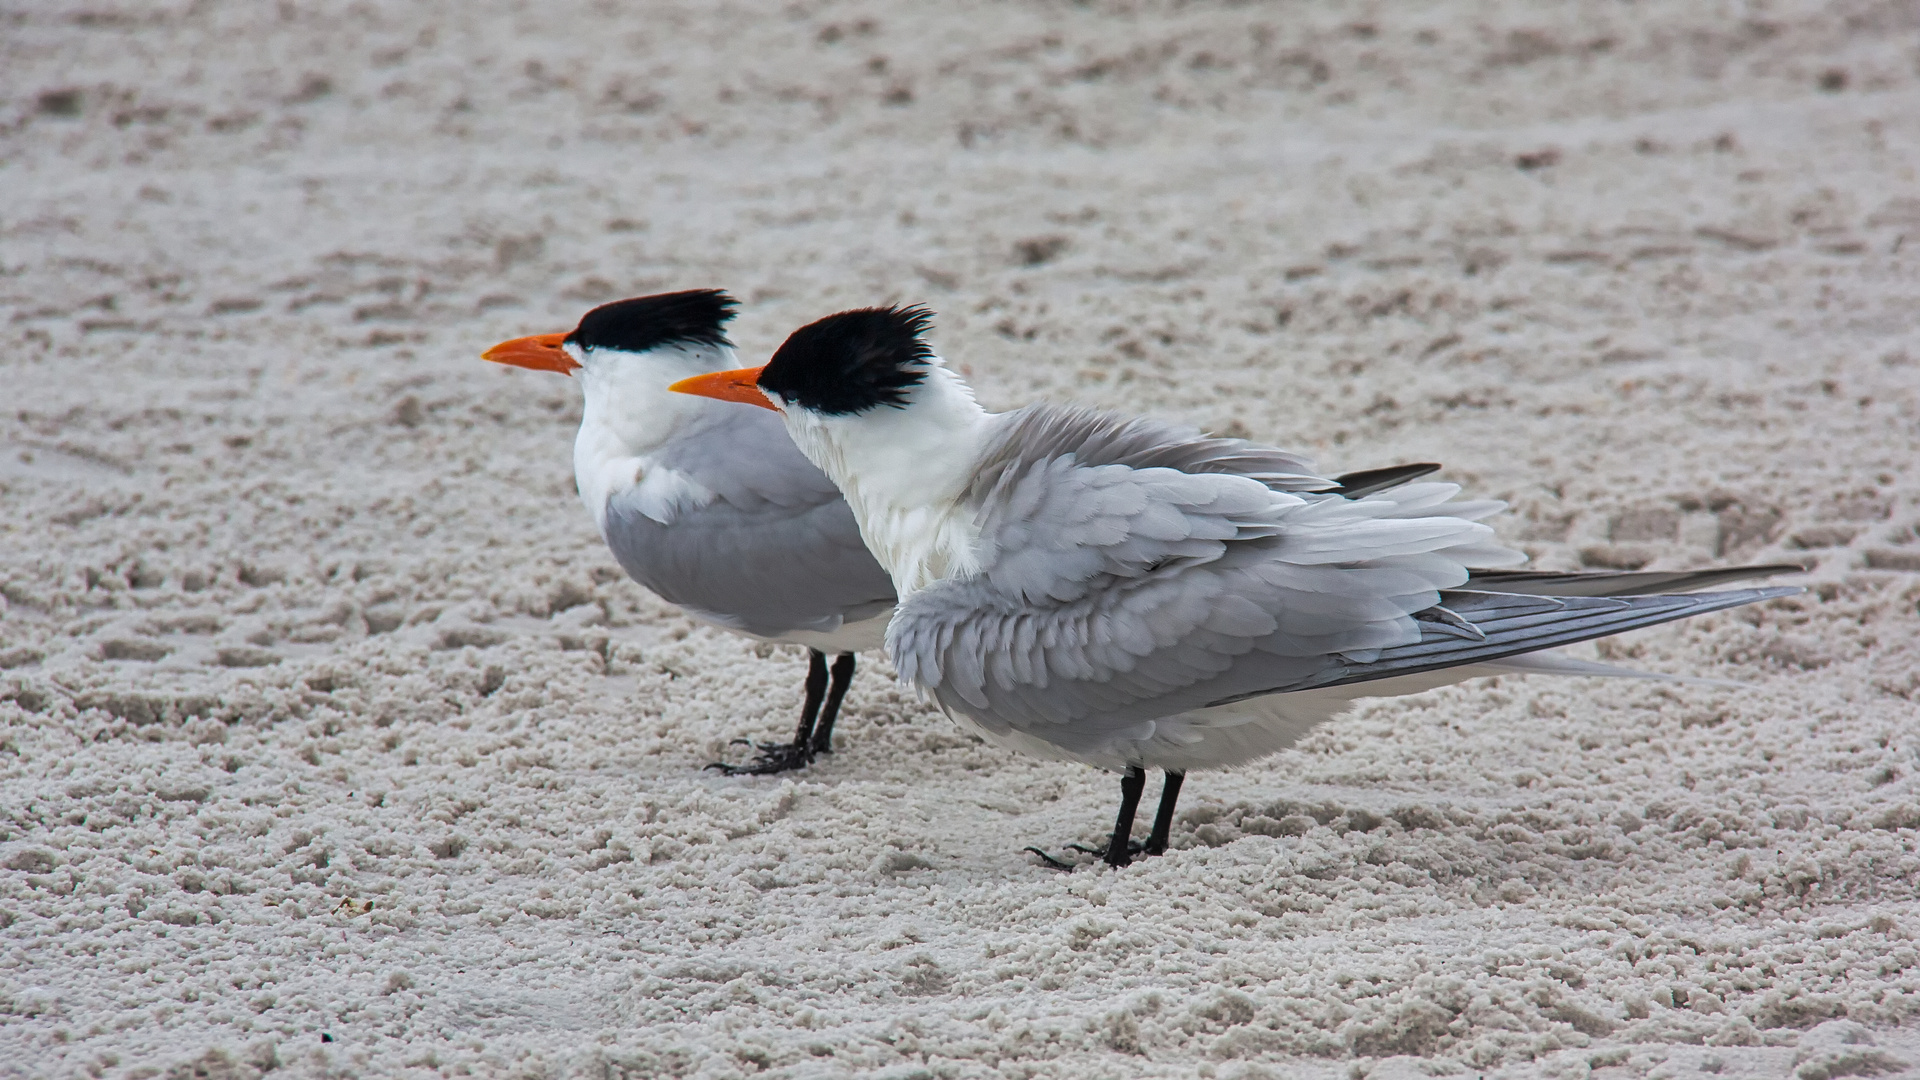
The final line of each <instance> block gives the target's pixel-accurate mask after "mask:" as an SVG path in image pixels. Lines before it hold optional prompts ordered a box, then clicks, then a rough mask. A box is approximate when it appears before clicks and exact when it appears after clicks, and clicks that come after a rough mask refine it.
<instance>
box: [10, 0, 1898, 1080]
mask: <svg viewBox="0 0 1920 1080" xmlns="http://www.w3.org/2000/svg"><path fill="white" fill-rule="evenodd" d="M322 6H324V7H326V8H328V9H329V10H328V11H327V12H326V13H325V14H324V15H323V14H318V13H316V12H315V11H314V10H313V9H315V8H319V7H322ZM1587 6H1588V7H1590V8H1592V11H1591V12H1589V13H1587V14H1582V15H1578V16H1576V15H1573V14H1569V13H1567V12H1566V11H1564V10H1563V8H1564V7H1566V6H1565V5H1560V4H1555V3H1549V2H1546V0H1541V2H1539V3H1537V4H1533V5H1528V4H1524V3H1501V2H1494V0H1487V2H1473V0H1442V2H1434V3H1427V4H1420V5H1407V4H1376V3H1348V4H1338V5H1307V4H1294V5H1286V6H1277V5H1248V6H1235V5H1219V6H1211V5H1191V6H1181V7H1178V8H1177V9H1176V8H1175V7H1174V6H1162V5H1158V4H1149V3H1139V4H1129V3H1113V4H1089V5H1065V4H1048V3H1038V2H1025V3H1015V2H1012V0H1003V2H998V3H995V2H988V0H950V2H946V3H941V4H937V5H915V6H913V7H911V8H910V7H909V6H907V5H895V4H882V3H878V2H874V0H867V2H865V3H861V2H849V3H838V4H833V3H815V2H811V0H802V2H798V3H794V4H789V5H782V4H773V3H767V4H760V5H755V6H747V5H721V4H709V3H701V2H697V0H688V2H685V3H682V4H679V5H677V6H676V5H671V4H668V3H665V2H660V3H647V4H619V3H601V4H519V5H515V4H505V3H488V4H481V3H454V2H451V0H442V2H440V3H400V2H390V3H385V4H376V3H356V4H350V5H348V4H333V5H317V4H303V3H294V2H291V0H288V2H283V3H280V4H278V5H273V4H267V3H258V2H252V0H227V2H224V3H187V2H186V0H174V2H153V3H141V2H139V0H98V2H97V3H90V4H82V3H80V2H78V0H63V2H58V3H34V2H26V3H20V2H16V3H14V4H12V5H10V6H9V7H8V9H7V11H6V13H4V14H0V193H4V198H0V304H4V305H5V315H4V316H3V317H0V326H4V328H5V329H4V342H5V348H4V351H0V385H4V387H5V396H6V399H7V400H6V401H5V405H6V408H5V410H4V416H0V441H3V442H4V447H3V452H0V490H3V491H4V495H3V496H0V497H3V498H4V505H5V513H4V517H3V518H0V529H3V530H4V532H3V533H0V550H4V556H3V558H0V582H3V583H4V595H5V600H4V607H3V608H0V611H3V612H4V617H3V618H0V663H3V664H4V665H5V670H3V671H0V726H4V731H0V777H3V778H4V779H0V811H3V812H4V819H0V866H4V867H5V869H0V926H4V930H0V1075H5V1076H36V1077H37V1076H59V1077H69V1076H71V1077H78V1076H82V1075H92V1076H114V1077H144V1076H153V1075H156V1074H164V1075H170V1076H181V1077H185V1076H189V1075H194V1076H207V1077H218V1078H229V1077H251V1076H253V1075H255V1074H256V1073H257V1072H258V1071H259V1070H260V1069H261V1068H262V1067H265V1066H272V1065H274V1064H275V1063H277V1067H278V1069H279V1071H278V1072H275V1073H274V1074H273V1075H276V1076H280V1075H287V1076H321V1075H353V1076H398V1075H407V1076H426V1075H430V1074H436V1073H438V1074H447V1075H465V1074H472V1075H480V1076H495V1075H501V1076H506V1075H512V1076H542V1075H589V1076H594V1077H613V1076H659V1075H688V1076H700V1077H715V1078H718V1077H729V1076H741V1075H754V1074H756V1073H760V1074H764V1075H768V1076H786V1077H832V1076H847V1075H856V1074H858V1075H868V1074H871V1075H879V1076H889V1077H900V1078H904V1077H910V1076H927V1077H989V1076H1006V1077H1029V1076H1034V1077H1088V1078H1095V1077H1099V1078H1106V1077H1127V1076H1141V1077H1146V1076H1152V1077H1166V1076H1200V1077H1207V1076H1219V1077H1222V1078H1232V1077H1246V1078H1254V1077H1282V1076H1285V1077H1294V1076H1304V1077H1362V1076H1368V1077H1373V1078H1375V1080H1395V1078H1408V1077H1421V1076H1429V1075H1448V1074H1461V1075H1465V1074H1468V1073H1473V1072H1477V1071H1483V1070H1484V1071H1486V1072H1488V1073H1489V1074H1490V1075H1499V1076H1532V1075H1550V1076H1556V1077H1579V1076H1583V1075H1587V1074H1588V1073H1589V1072H1590V1073H1591V1074H1592V1075H1594V1076H1599V1077H1628V1076H1634V1077H1638V1076H1648V1077H1653V1076H1687V1075H1702V1074H1703V1073H1702V1072H1701V1070H1704V1074H1713V1073H1714V1072H1715V1070H1718V1073H1717V1075H1718V1076H1720V1077H1731V1076H1749V1075H1753V1076H1788V1075H1793V1074H1795V1072H1796V1070H1797V1071H1798V1075H1799V1076H1801V1077H1808V1078H1812V1077H1825V1076H1838V1075H1849V1074H1862V1075H1864V1074H1867V1073H1871V1072H1874V1071H1886V1070H1890V1069H1897V1068H1900V1067H1901V1066H1899V1065H1898V1062H1899V1061H1908V1062H1920V1037H1916V1035H1915V1034H1914V1033H1913V1032H1914V1029H1912V1028H1902V1027H1900V1026H1899V1025H1901V1024H1902V1023H1903V1022H1908V1021H1911V1020H1914V1019H1915V1018H1916V1013H1920V951H1916V943H1915V937H1916V935H1920V907H1916V904H1915V900H1916V891H1917V886H1916V874H1920V855H1917V854H1916V851H1915V845H1916V839H1917V838H1920V831H1917V829H1916V826H1920V708H1916V705H1915V695H1916V692H1917V691H1920V647H1916V645H1915V641H1916V635H1920V613H1917V612H1916V605H1920V576H1916V574H1915V571H1916V570H1920V536H1917V535H1916V523H1920V470H1916V468H1915V463H1916V456H1917V453H1920V330H1917V329H1916V326H1917V325H1920V183H1917V182H1916V173H1915V168H1916V165H1917V164H1920V55H1917V54H1916V51H1915V50H1916V41H1917V40H1920V37H1917V36H1916V35H1920V9H1917V8H1915V7H1914V6H1913V5H1912V4H1911V3H1909V2H1907V0H1886V2H1882V3H1878V4H1875V3H1868V2H1864V0H1863V2H1853V3H1823V2H1815V0H1800V2H1786V3H1773V4H1766V5H1752V6H1750V7H1749V6H1742V5H1718V4H1654V3H1640V4H1593V5H1587ZM68 90H71V91H74V93H73V94H69V95H63V94H61V93H60V92H61V91H68ZM697 286H722V287H726V288H729V289H731V290H734V291H735V292H736V293H737V294H738V295H739V296H740V297H741V298H742V300H743V301H745V311H744V313H743V315H742V317H741V319H740V321H739V322H738V323H737V324H736V326H737V333H736V338H737V339H738V340H739V342H740V343H741V345H742V347H743V353H744V355H746V356H748V357H758V356H764V355H765V354H766V352H767V351H768V350H769V349H770V348H771V347H772V346H774V345H775V344H777V343H778V341H779V340H780V338H781V337H782V336H783V335H784V334H785V332H786V331H787V330H789V329H791V328H792V327H793V326H795V325H797V324H799V323H800V322H802V321H805V320H808V319H811V318H814V317H817V316H819V315H821V314H824V313H826V312H828V311H831V310H834V309H836V308H838V307H842V306H850V305H854V304H862V303H871V302H876V301H883V300H925V301H928V302H930V303H931V304H933V305H934V306H935V307H936V308H937V309H939V311H940V324H939V329H938V331H937V342H938V345H939V347H940V348H941V350H942V351H943V352H944V353H945V354H946V355H947V356H948V357H950V358H951V359H952V360H953V361H955V362H956V363H958V364H960V365H963V366H964V367H965V368H966V369H968V370H969V371H970V373H971V375H972V377H973V378H974V380H975V382H976V383H977V385H978V386H979V387H980V388H981V389H982V391H983V393H984V394H985V396H986V397H987V399H988V400H989V402H990V403H991V404H995V405H1009V404H1014V403H1019V402H1023V401H1027V400H1031V399H1033V398H1037V397H1046V398H1054V399H1078V400H1083V401H1089V402H1094V403H1098V404H1105V405H1112V406H1116V407H1122V408H1128V409H1135V410H1152V411H1154V412H1157V413H1159V414H1162V415H1166V416H1171V417H1176V418H1180V419H1185V420H1189V421H1192V422H1195V423H1200V424H1204V425H1208V426H1211V427H1213V428H1215V429H1216V430H1231V431H1234V432H1236V433H1239V432H1242V431H1244V432H1246V433H1251V434H1253V435H1255V436H1257V437H1261V438H1266V439H1271V440H1273V441H1276V442H1279V443H1281V444H1282V445H1286V446H1290V447H1296V448H1301V449H1305V450H1309V451H1311V452H1313V453H1315V454H1316V455H1318V457H1319V459H1320V460H1321V462H1322V463H1323V464H1324V465H1325V466H1327V467H1329V468H1333V469H1351V468H1364V467H1371V466H1378V465H1384V464H1389V463H1394V462H1399V461H1408V460H1423V459H1432V460H1439V461H1444V462H1446V463H1447V465H1448V469H1447V472H1446V473H1445V474H1444V475H1445V476H1446V477H1447V478H1450V479H1453V480H1457V481H1459V482H1461V483H1463V484H1465V485H1466V486H1467V487H1468V488H1469V489H1470V490H1471V491H1472V492H1474V493H1476V494H1490V495H1497V496H1500V497H1504V498H1507V499H1510V500H1512V502H1513V504H1514V512H1513V513H1512V514H1510V515H1508V516H1507V517H1505V518H1504V519H1502V520H1501V522H1500V528H1501V530H1502V532H1503V534H1504V535H1505V536H1506V537H1508V538H1509V539H1511V540H1513V541H1515V542H1517V543H1520V544H1521V545H1523V546H1525V547H1527V548H1528V549H1529V550H1530V551H1531V552H1532V553H1533V554H1534V555H1535V556H1536V557H1537V561H1538V565H1541V566H1544V567H1549V568H1562V567H1572V566H1577V565H1580V564H1581V563H1582V562H1583V561H1584V562H1585V563H1588V564H1592V565H1603V566H1630V565H1640V564H1642V563H1644V564H1645V565H1649V566H1652V567H1688V566H1699V565H1708V564H1712V563H1717V562H1724V561H1733V560H1772V559H1802V560H1806V561H1807V562H1809V563H1812V564H1815V565H1816V566H1817V569H1816V570H1815V571H1814V573H1813V574H1812V575H1811V579H1810V580H1811V581H1812V582H1813V583H1814V584H1815V585H1816V591H1815V593H1814V594H1810V595H1808V596H1806V597H1804V598H1800V599H1796V600H1791V601H1785V602H1777V603H1773V604H1769V605H1766V606H1765V607H1762V608H1756V609H1745V610H1741V611H1738V612H1733V613H1729V614H1725V615H1720V616H1714V617H1710V618H1704V619H1699V620H1695V621H1693V622H1690V623H1687V624H1685V625H1682V626H1677V627H1671V628H1663V629H1660V630H1656V631H1649V632H1646V633H1643V634H1639V635H1635V636H1633V637H1631V638H1629V639H1627V640H1624V641H1622V642H1619V643H1615V644H1613V645H1611V646H1610V647H1608V648H1605V649H1603V650H1602V652H1603V653H1604V654H1606V655H1611V656H1614V657H1616V658H1621V659H1625V660H1628V661H1631V662H1633V663H1637V664H1640V665H1643V666H1645V667H1648V668H1651V669H1656V670H1661V671H1673V672H1688V673H1698V674H1704V675H1711V676H1714V677H1719V678H1730V679H1740V680H1745V681H1746V682H1747V683H1748V684H1749V686H1748V687H1747V688H1744V689H1731V690H1730V689H1718V688H1713V687H1700V686H1683V687H1667V686H1660V685H1649V684H1639V683H1633V684H1597V683H1593V682H1589V681H1552V680H1530V681H1516V680H1506V681H1501V682H1498V683H1497V684H1493V685H1488V684H1484V683H1482V684H1475V685H1471V686H1465V687H1458V688H1454V689H1450V690H1446V691H1441V692H1436V693H1433V694H1429V695H1426V696H1424V697H1420V698H1414V699H1408V700H1403V701H1395V702H1386V703H1379V704H1375V705H1371V706H1369V707H1367V708H1365V709H1363V710H1361V711H1360V712H1358V713H1357V714H1355V715H1353V716H1351V717H1349V718H1347V719H1344V720H1342V721H1340V722H1338V723H1335V724H1332V725H1329V726H1327V727H1325V728H1323V729H1322V730H1320V731H1319V732H1317V733H1316V734H1315V735H1313V736H1312V737H1311V738H1309V739H1308V740H1307V742H1306V743H1305V744H1304V745H1303V746H1302V747H1300V748H1299V750H1298V751H1296V752H1291V753H1288V754H1286V755H1283V756H1281V757H1279V758H1276V759H1273V760H1271V761H1269V762H1265V763H1262V764H1261V765H1259V766H1258V767H1256V768H1252V769H1249V770H1246V771H1244V772H1240V773H1236V774H1232V775H1226V776H1219V775H1203V776H1196V777H1195V778H1194V779H1193V780H1192V781H1191V782H1190V783H1189V785H1188V792H1189V795H1188V798H1187V802H1186V813H1185V814H1184V816H1183V818H1182V821H1181V823H1180V825H1179V826H1178V828H1177V829H1176V830H1175V847H1176V848H1177V849H1178V850H1176V851H1174V852H1172V853H1170V854H1169V855H1168V856H1167V857H1165V858H1162V859H1158V860H1152V861H1149V862H1145V863H1143V864H1140V865H1137V866H1135V867H1133V868H1131V869H1128V870H1126V871H1125V872H1122V873H1106V872H1095V871H1092V870H1086V871H1081V872H1078V873H1074V874H1072V875H1070V876H1069V875H1062V874H1058V873H1055V872H1052V871H1048V870H1045V869H1041V868H1039V867H1038V866H1036V865H1035V863H1034V860H1033V859H1032V858H1031V857H1030V856H1027V855H1024V854H1022V852H1021V847H1022V846H1023V845H1025V844H1029V843H1035V844H1041V845H1044V846H1048V847H1052V848H1055V849H1058V848H1059V847H1060V846H1061V845H1062V844H1064V843H1066V842H1068V841H1074V840H1079V841H1096V840H1098V839H1099V838H1100V836H1101V835H1102V830H1103V827H1104V825H1105V823H1106V822H1107V821H1108V820H1109V814H1110V813H1111V808H1112V804H1113V800H1114V798H1115V797H1116V785H1115V784H1114V782H1113V780H1112V778H1110V777H1107V776H1103V775H1100V774H1096V773H1094V772H1092V771H1091V770H1087V769H1084V768H1079V767H1073V766H1063V765H1041V764H1036V763H1032V762H1029V761H1026V760H1022V759H1018V758H1014V757H1011V756H1009V755H1007V754H1005V753H1002V752H1000V751H997V750H992V749H988V748H986V747H984V746H981V745H979V744H977V743H975V742H973V741H972V740H970V739H968V738H967V737H965V736H962V735H961V734H959V732H958V731H957V730H956V729H955V728H954V727H952V726H951V725H950V724H949V723H947V722H946V721H945V720H943V719H941V718H939V717H938V716H936V715H934V714H932V713H931V712H929V710H927V709H926V708H924V707H922V706H920V705H918V704H917V703H915V701H914V700H913V698H912V696H911V695H910V694H908V693H906V692H903V691H902V690H900V689H899V688H897V687H896V686H894V685H893V684H892V682H891V676H890V673H889V672H887V671H886V670H885V668H884V664H882V663H880V662H878V661H875V662H873V663H872V664H871V665H870V666H869V667H868V668H867V669H866V670H865V671H863V673H862V675H861V676H860V678H859V679H858V681H857V684H856V686H855V688H854V691H853V695H852V697H851V698H850V699H849V703H848V714H847V716H846V717H845V718H844V720H843V722H842V732H843V741H842V751H841V752H840V753H838V754H836V755H835V756H834V757H832V758H831V759H829V760H826V761H823V762H821V763H820V764H818V765H817V766H815V767H814V768H812V769H810V770H808V771H807V772H805V773H802V774H799V775H795V776H793V777H791V778H790V779H759V780H756V779H731V780H730V779H723V778H720V777H718V776H716V775H715V774H713V773H710V772H702V771H701V769H700V766H701V765H702V764H703V763H704V762H706V761H708V760H710V759H711V758H712V757H713V756H714V755H715V754H717V753H720V752H721V751H722V750H723V749H724V743H725V741H726V740H727V739H729V738H731V737H733V736H737V735H754V736H757V737H769V736H775V735H780V734H783V733H785V732H786V731H787V730H788V729H789V725H790V723H791V720H792V714H793V712H794V709H795V707H796V704H797V697H798V690H799V686H798V683H799V676H800V671H801V668H800V663H801V661H800V659H799V656H798V654H797V653H795V652H792V651H783V650H768V649H755V648H753V647H751V646H750V645H748V644H746V643H744V642H742V641H740V640H739V639H736V638H733V637H729V636H726V635H724V634H721V633H718V632H715V631H711V630H707V629H701V628H697V627H695V626H693V625H692V624H691V623H689V622H688V621H687V620H685V619H682V618H679V617H677V616H676V615H674V614H673V613H671V612H670V611H668V610H666V609H664V608H663V606H662V605H660V604H659V603H658V602H656V601H655V600H653V599H652V598H650V597H649V596H648V595H646V594H645V593H643V592H642V591H641V590H640V589H639V588H638V587H636V586H634V585H632V584H631V583H629V582H627V581H626V580H625V579H624V578H623V577H621V576H620V575H619V573H618V571H617V569H616V568H615V567H614V565H613V562H612V560H611V559H610V557H609V556H608V555H607V554H606V553H605V552H604V551H603V550H602V548H601V546H600V545H599V543H598V541H597V540H596V538H595V537H594V535H593V533H592V530H591V526H590V523H589V522H588V520H587V518H586V516H585V515H584V514H583V513H582V512H581V509H580V507H579V506H578V505H577V502H576V500H575V499H574V496H573V492H572V483H571V473H570V465H569V447H570V442H571V436H572V428H573V425H574V423H575V421H576V418H577V403H576V398H575V391H574V388H573V387H572V386H570V385H569V384H567V383H566V382H564V381H563V380H561V379H559V378H558V377H551V376H543V375H538V374H536V373H531V372H524V371H517V370H508V369H503V368H498V367H493V366H491V365H486V364H483V363H481V362H480V361H479V360H478V359H477V353H478V352H479V351H480V350H481V349H482V348H484V347H485V346H487V345H489V344H491V343H493V342H495V341H497V340H500V339H501V338H504V337H508V336H513V335H518V334H522V333H532V332H540V331H549V330H559V329H565V328H567V327H569V326H571V325H572V324H573V321H574V320H575V319H576V318H577V317H578V315H579V314H580V312H581V311H583V310H584V309H585V308H586V307H587V306H588V305H589V304H591V303H593V302H597V301H600V300H604V299H610V298H613V297H616V296H622V295H632V294H637V293H642V292H648V291H658V290H663V289H670V288H686V287H697ZM735 752H736V753H737V751H735ZM369 905H370V907H369ZM1823 1021H1824V1022H1825V1023H1824V1024H1823V1023H1822V1022H1823ZM1815 1025H1822V1026H1818V1027H1816V1026H1815ZM323 1033H325V1034H326V1035H327V1036H330V1037H331V1040H332V1041H331V1042H326V1043H323V1042H322V1039H323ZM1862 1040H1877V1043H1878V1045H1871V1044H1869V1043H1868V1042H1865V1041H1862ZM1396 1055H1400V1056H1398V1057H1396ZM1407 1055H1411V1056H1407ZM1389 1058H1392V1060H1386V1059H1389ZM196 1070H197V1071H196Z"/></svg>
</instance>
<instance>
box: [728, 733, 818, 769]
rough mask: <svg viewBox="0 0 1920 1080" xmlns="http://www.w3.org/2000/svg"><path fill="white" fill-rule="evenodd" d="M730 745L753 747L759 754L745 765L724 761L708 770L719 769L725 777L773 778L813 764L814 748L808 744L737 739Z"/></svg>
mask: <svg viewBox="0 0 1920 1080" xmlns="http://www.w3.org/2000/svg"><path fill="white" fill-rule="evenodd" d="M728 745H729V746H751V747H753V748H754V749H755V750H757V751H759V753H757V754H755V755H754V758H753V760H752V761H749V762H747V763H746V764H744V765H730V764H728V763H726V762H724V761H714V762H709V763H708V764H707V768H709V769H718V770H720V773H721V775H723V776H772V775H773V774H775V773H783V772H792V771H793V770H795V769H804V768H806V767H807V766H809V765H811V764H813V747H812V746H810V745H808V744H807V743H757V742H750V741H749V740H746V739H735V740H733V742H731V743H729V744H728Z"/></svg>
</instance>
